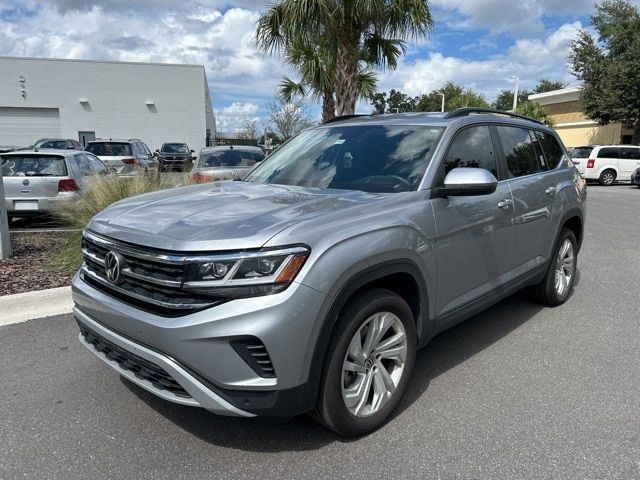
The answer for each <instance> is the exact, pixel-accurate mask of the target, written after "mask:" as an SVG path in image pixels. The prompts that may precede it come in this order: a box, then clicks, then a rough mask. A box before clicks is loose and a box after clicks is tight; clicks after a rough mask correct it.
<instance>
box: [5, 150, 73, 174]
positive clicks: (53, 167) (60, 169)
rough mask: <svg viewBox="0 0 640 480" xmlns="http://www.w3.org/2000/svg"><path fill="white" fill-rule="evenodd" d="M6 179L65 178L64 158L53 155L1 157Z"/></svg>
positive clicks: (65, 166)
mask: <svg viewBox="0 0 640 480" xmlns="http://www.w3.org/2000/svg"><path fill="white" fill-rule="evenodd" d="M0 162H1V164H2V175H3V176H5V177H65V176H67V165H66V162H65V160H64V157H54V156H51V155H47V156H44V155H7V156H3V157H0Z"/></svg>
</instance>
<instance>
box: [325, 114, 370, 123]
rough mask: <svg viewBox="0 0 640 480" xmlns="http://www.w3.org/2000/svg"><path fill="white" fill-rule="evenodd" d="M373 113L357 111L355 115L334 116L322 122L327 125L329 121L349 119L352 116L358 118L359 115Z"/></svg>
mask: <svg viewBox="0 0 640 480" xmlns="http://www.w3.org/2000/svg"><path fill="white" fill-rule="evenodd" d="M370 116H371V115H370V114H368V113H355V114H353V115H340V116H338V117H333V118H330V119H329V120H326V121H324V122H322V125H325V124H327V123H333V122H339V121H340V120H349V119H350V118H357V117H370Z"/></svg>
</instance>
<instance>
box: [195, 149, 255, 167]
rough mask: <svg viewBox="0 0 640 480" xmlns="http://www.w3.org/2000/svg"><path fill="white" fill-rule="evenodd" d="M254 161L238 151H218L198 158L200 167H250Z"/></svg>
mask: <svg viewBox="0 0 640 480" xmlns="http://www.w3.org/2000/svg"><path fill="white" fill-rule="evenodd" d="M255 163H256V160H255V159H253V158H250V156H249V155H244V154H243V152H240V151H238V150H219V151H214V152H203V153H202V154H201V156H200V162H199V163H198V166H200V167H252V166H253V165H254V164H255Z"/></svg>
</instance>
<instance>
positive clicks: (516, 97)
mask: <svg viewBox="0 0 640 480" xmlns="http://www.w3.org/2000/svg"><path fill="white" fill-rule="evenodd" d="M509 78H513V79H514V80H515V81H516V88H515V90H514V91H513V111H514V112H515V111H516V108H518V82H519V81H520V77H519V76H518V75H511V76H510V77H509Z"/></svg>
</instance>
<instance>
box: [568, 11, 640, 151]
mask: <svg viewBox="0 0 640 480" xmlns="http://www.w3.org/2000/svg"><path fill="white" fill-rule="evenodd" d="M591 24H592V25H593V27H594V28H595V30H596V32H597V36H598V39H597V40H596V38H594V36H593V35H591V34H590V33H589V32H588V31H587V30H584V29H583V30H582V31H580V33H579V35H578V38H577V39H576V40H575V41H574V42H573V44H572V46H571V55H570V60H571V65H572V67H573V71H574V74H575V75H576V77H577V78H578V79H579V80H581V81H582V102H583V105H584V112H585V114H586V115H588V116H589V117H590V118H592V119H594V120H596V121H597V122H599V123H600V124H602V125H606V124H608V123H611V122H622V123H623V124H625V125H630V126H632V127H633V143H635V144H637V143H638V141H639V140H640V10H639V9H638V8H637V7H635V6H633V5H632V4H631V3H629V2H626V1H623V0H607V1H605V2H603V3H601V4H600V5H597V6H596V13H595V14H594V15H593V16H592V17H591Z"/></svg>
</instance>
